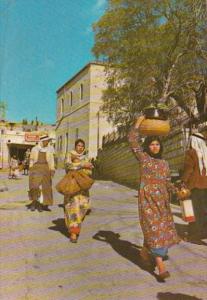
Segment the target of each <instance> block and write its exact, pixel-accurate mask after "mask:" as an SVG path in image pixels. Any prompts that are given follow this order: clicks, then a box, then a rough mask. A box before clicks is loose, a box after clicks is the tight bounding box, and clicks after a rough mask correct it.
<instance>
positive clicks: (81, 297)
mask: <svg viewBox="0 0 207 300" xmlns="http://www.w3.org/2000/svg"><path fill="white" fill-rule="evenodd" d="M62 174H63V173H62V172H60V171H59V172H57V174H56V176H55V179H54V183H55V182H57V181H58V180H59V178H60V177H61V176H62ZM5 177H6V175H5V174H0V180H1V182H2V180H3V178H5ZM27 181H28V177H27V176H24V177H23V176H22V178H21V179H19V180H16V181H15V180H10V181H9V180H7V179H5V183H6V184H7V185H8V187H9V191H8V192H3V193H0V238H1V248H0V299H1V300H99V299H100V300H102V299H103V300H109V299H110V300H118V299H119V300H128V299H129V300H135V299H136V300H137V299H138V300H139V299H140V300H141V299H147V300H151V299H158V300H180V299H182V300H188V299H189V300H197V299H203V300H204V299H207V247H206V246H207V244H206V243H205V241H203V244H201V245H197V244H191V243H186V242H181V243H180V244H179V245H178V246H176V247H173V248H172V249H171V250H170V258H169V260H168V261H167V262H166V264H167V268H168V270H169V271H170V272H171V278H169V279H168V281H166V282H165V283H160V282H158V281H157V280H156V278H155V276H153V274H150V273H149V272H148V271H147V270H145V269H144V268H143V266H142V265H141V263H140V260H139V256H138V253H139V248H140V246H141V245H142V233H141V230H140V227H139V225H138V216H137V198H136V191H135V190H132V189H129V188H126V187H124V186H121V185H118V184H115V183H113V182H110V181H97V182H96V183H95V184H94V186H93V188H92V190H91V199H92V205H93V211H92V214H91V215H89V216H87V218H86V219H85V221H84V224H83V228H82V232H81V236H80V238H79V241H78V243H77V244H71V243H70V242H69V240H68V237H67V232H66V230H65V227H64V220H63V211H62V208H61V207H59V204H61V203H62V196H61V195H59V194H57V193H56V192H55V193H54V198H55V205H54V206H53V207H52V211H51V212H42V213H38V212H36V211H35V212H30V211H27V210H26V208H25V205H26V204H27V203H28V202H27ZM173 212H174V214H175V222H176V226H177V228H178V230H179V232H183V231H184V230H185V229H186V224H185V223H184V222H182V221H181V219H180V211H179V209H178V208H177V207H175V206H174V207H173ZM206 242H207V241H206Z"/></svg>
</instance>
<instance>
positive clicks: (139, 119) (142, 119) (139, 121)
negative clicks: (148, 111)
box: [134, 116, 145, 129]
mask: <svg viewBox="0 0 207 300" xmlns="http://www.w3.org/2000/svg"><path fill="white" fill-rule="evenodd" d="M144 119H145V116H140V117H138V119H137V120H136V121H135V123H134V128H136V129H138V128H139V126H140V124H141V123H142V121H144Z"/></svg>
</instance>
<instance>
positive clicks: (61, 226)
mask: <svg viewBox="0 0 207 300" xmlns="http://www.w3.org/2000/svg"><path fill="white" fill-rule="evenodd" d="M52 223H53V224H54V226H50V227H48V229H50V230H54V231H59V232H60V233H62V234H63V235H64V236H66V237H67V238H68V230H67V228H66V226H65V219H63V218H61V219H60V218H59V219H56V220H53V221H52Z"/></svg>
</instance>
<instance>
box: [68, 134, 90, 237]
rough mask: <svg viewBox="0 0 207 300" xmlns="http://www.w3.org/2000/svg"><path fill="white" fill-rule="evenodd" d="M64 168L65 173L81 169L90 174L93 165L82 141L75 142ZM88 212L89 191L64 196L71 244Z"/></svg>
mask: <svg viewBox="0 0 207 300" xmlns="http://www.w3.org/2000/svg"><path fill="white" fill-rule="evenodd" d="M65 168H66V170H67V172H70V171H75V170H77V171H78V170H81V169H82V170H84V172H85V173H86V174H87V175H91V174H92V171H91V169H92V168H93V165H92V164H91V163H90V162H89V160H88V158H87V156H86V153H85V142H84V141H83V140H82V139H78V140H76V141H75V149H74V150H72V151H70V152H68V154H67V157H66V162H65ZM90 210H91V209H90V199H89V191H80V192H79V193H78V194H76V195H74V196H72V197H70V196H67V195H65V196H64V212H65V224H66V226H67V229H68V232H69V236H70V241H71V242H72V243H76V242H77V240H78V236H79V234H80V230H81V224H82V221H83V219H84V217H85V215H86V214H87V213H89V212H90Z"/></svg>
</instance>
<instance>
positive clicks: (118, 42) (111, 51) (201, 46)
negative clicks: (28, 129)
mask: <svg viewBox="0 0 207 300" xmlns="http://www.w3.org/2000/svg"><path fill="white" fill-rule="evenodd" d="M200 4H202V5H205V0H203V1H201V0H198V1H197V2H196V1H195V0H183V1H179V0H174V1H172V0H160V1H154V0H149V1H145V0H140V1H134V0H109V1H108V8H107V10H106V12H105V14H104V15H103V16H102V17H101V18H100V20H99V21H98V22H97V23H96V24H94V32H95V45H94V47H93V53H94V54H95V56H96V57H97V58H99V59H100V58H102V59H105V60H106V61H107V68H106V71H107V82H108V88H107V90H106V91H105V92H104V94H103V100H104V104H103V107H102V109H103V111H104V112H106V113H107V114H108V119H109V120H110V121H112V122H113V123H114V124H124V123H127V124H128V123H129V122H130V121H131V119H132V118H134V115H135V114H136V113H137V112H140V111H141V110H142V109H143V107H145V106H147V105H149V104H151V103H157V102H161V103H166V104H169V103H176V104H178V105H179V106H180V107H182V108H183V109H184V111H185V112H186V113H187V114H188V115H192V114H193V111H192V104H193V103H194V102H195V94H196V91H198V90H199V88H200V85H201V83H203V84H204V85H205V80H206V79H205V78H206V68H204V67H203V66H204V64H205V63H206V51H205V49H207V47H206V40H205V38H204V36H205V35H204V33H206V11H205V13H203V11H202V14H201V13H200V14H199V13H198V12H199V5H200Z"/></svg>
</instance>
